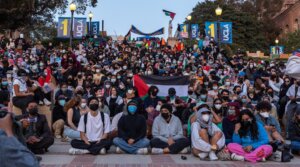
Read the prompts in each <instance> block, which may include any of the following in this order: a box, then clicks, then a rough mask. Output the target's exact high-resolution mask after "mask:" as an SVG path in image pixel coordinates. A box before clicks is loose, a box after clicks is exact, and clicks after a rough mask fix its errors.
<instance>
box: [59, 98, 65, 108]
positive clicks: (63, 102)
mask: <svg viewBox="0 0 300 167" xmlns="http://www.w3.org/2000/svg"><path fill="white" fill-rule="evenodd" d="M58 103H59V105H61V106H62V107H63V106H65V104H66V100H59V101H58Z"/></svg>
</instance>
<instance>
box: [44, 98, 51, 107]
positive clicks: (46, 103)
mask: <svg viewBox="0 0 300 167" xmlns="http://www.w3.org/2000/svg"><path fill="white" fill-rule="evenodd" d="M43 102H44V104H45V105H47V106H50V105H51V102H50V101H49V100H47V99H46V98H44V100H43Z"/></svg>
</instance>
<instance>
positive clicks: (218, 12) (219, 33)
mask: <svg viewBox="0 0 300 167" xmlns="http://www.w3.org/2000/svg"><path fill="white" fill-rule="evenodd" d="M215 12H216V15H217V18H218V25H217V26H218V47H219V49H220V37H221V31H220V29H221V26H220V16H221V15H222V12H223V10H222V8H220V6H218V7H217V9H216V10H215Z"/></svg>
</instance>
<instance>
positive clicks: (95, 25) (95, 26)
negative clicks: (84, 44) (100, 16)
mask: <svg viewBox="0 0 300 167" xmlns="http://www.w3.org/2000/svg"><path fill="white" fill-rule="evenodd" d="M91 24H92V29H90V22H87V23H86V27H87V30H86V31H87V34H90V33H91V34H92V35H99V32H100V22H99V21H93V22H91Z"/></svg>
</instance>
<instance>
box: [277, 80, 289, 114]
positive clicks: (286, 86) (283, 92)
mask: <svg viewBox="0 0 300 167" xmlns="http://www.w3.org/2000/svg"><path fill="white" fill-rule="evenodd" d="M291 85H292V83H291V79H290V78H289V77H285V78H284V83H283V84H282V85H281V86H280V92H279V109H278V117H279V119H282V117H283V114H284V112H285V106H286V104H287V102H288V101H289V98H288V97H287V96H286V93H287V91H288V90H289V88H290V87H291Z"/></svg>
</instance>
